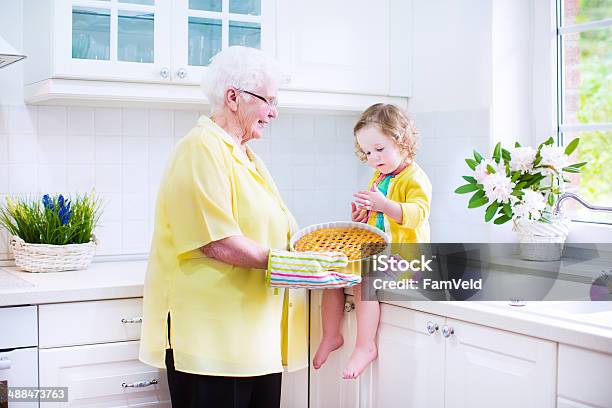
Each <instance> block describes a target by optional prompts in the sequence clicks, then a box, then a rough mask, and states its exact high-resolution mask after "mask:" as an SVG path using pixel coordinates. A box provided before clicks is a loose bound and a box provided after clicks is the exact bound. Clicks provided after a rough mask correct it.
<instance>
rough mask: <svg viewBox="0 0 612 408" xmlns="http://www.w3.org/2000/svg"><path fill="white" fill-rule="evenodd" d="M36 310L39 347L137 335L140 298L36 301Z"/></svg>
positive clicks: (139, 326) (128, 337) (127, 338)
mask: <svg viewBox="0 0 612 408" xmlns="http://www.w3.org/2000/svg"><path fill="white" fill-rule="evenodd" d="M38 313H39V317H40V318H39V347H40V348H49V347H62V346H72V345H84V344H96V343H108V342H113V341H126V340H138V339H140V328H141V326H142V324H141V323H140V321H139V320H138V319H141V318H142V298H132V299H115V300H100V301H93V302H73V303H57V304H51V305H40V306H39V310H38ZM125 319H127V320H128V321H127V322H126V321H125ZM130 321H134V322H130Z"/></svg>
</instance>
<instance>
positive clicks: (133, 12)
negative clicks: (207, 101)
mask: <svg viewBox="0 0 612 408" xmlns="http://www.w3.org/2000/svg"><path fill="white" fill-rule="evenodd" d="M170 6H171V0H101V1H96V2H92V1H85V0H55V7H54V13H55V15H54V23H55V26H54V28H53V31H54V43H53V44H54V52H53V54H54V62H55V69H54V73H53V76H54V77H64V78H85V79H90V78H91V79H102V80H130V81H143V82H164V81H169V80H170V69H169V68H170V65H169V64H170V62H171V61H170V46H171V44H170V26H169V24H170V18H171V16H170ZM164 68H166V71H167V72H166V71H164Z"/></svg>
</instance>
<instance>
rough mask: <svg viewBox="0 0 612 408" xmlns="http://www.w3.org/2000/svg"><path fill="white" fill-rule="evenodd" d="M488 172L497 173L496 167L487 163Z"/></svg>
mask: <svg viewBox="0 0 612 408" xmlns="http://www.w3.org/2000/svg"><path fill="white" fill-rule="evenodd" d="M487 173H489V174H495V169H494V168H493V166H491V165H490V164H487Z"/></svg>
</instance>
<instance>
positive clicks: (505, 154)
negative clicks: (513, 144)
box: [501, 149, 511, 162]
mask: <svg viewBox="0 0 612 408" xmlns="http://www.w3.org/2000/svg"><path fill="white" fill-rule="evenodd" d="M501 152H502V158H503V159H504V161H505V162H509V161H510V160H511V157H510V152H509V151H508V150H506V149H502V151H501Z"/></svg>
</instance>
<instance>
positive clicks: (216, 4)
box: [189, 0, 222, 11]
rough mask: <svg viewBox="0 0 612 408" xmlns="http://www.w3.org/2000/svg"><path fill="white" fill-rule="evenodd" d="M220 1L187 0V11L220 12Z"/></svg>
mask: <svg viewBox="0 0 612 408" xmlns="http://www.w3.org/2000/svg"><path fill="white" fill-rule="evenodd" d="M221 3H222V2H221V0H189V9H191V10H204V11H221Z"/></svg>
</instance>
